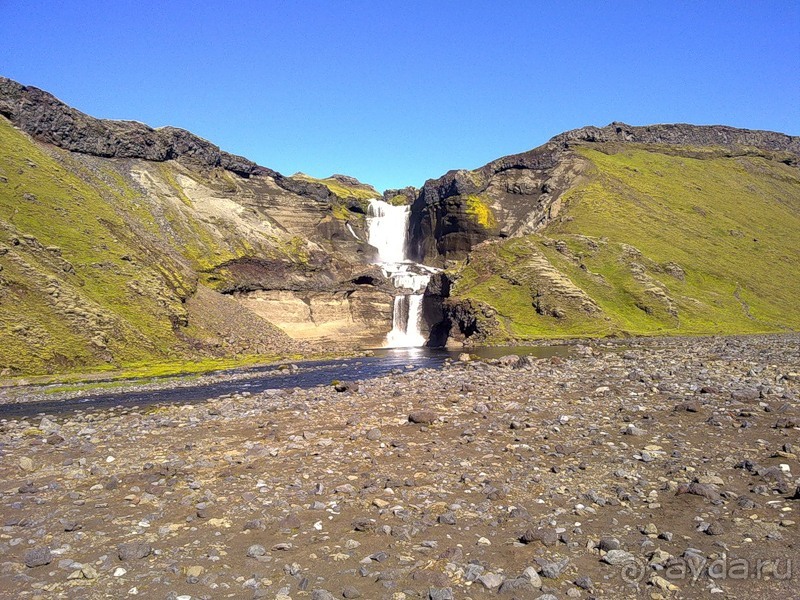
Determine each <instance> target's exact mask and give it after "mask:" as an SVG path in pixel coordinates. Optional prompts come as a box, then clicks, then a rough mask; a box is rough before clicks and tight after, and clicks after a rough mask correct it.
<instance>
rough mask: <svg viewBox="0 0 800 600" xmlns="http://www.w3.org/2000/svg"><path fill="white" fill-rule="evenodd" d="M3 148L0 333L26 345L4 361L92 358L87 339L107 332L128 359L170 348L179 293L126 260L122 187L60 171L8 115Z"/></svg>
mask: <svg viewBox="0 0 800 600" xmlns="http://www.w3.org/2000/svg"><path fill="white" fill-rule="evenodd" d="M0 147H2V153H0V173H1V174H2V175H3V177H4V178H5V182H4V183H0V235H2V240H0V242H1V243H2V244H3V245H6V246H8V247H9V248H10V250H9V252H8V253H7V254H6V255H5V256H4V257H3V259H4V260H3V265H4V267H5V269H4V271H3V273H2V275H3V283H4V285H3V286H2V289H1V290H0V291H1V292H2V304H3V305H5V306H4V310H3V311H2V313H3V314H2V321H0V329H2V335H3V338H4V339H8V338H15V336H16V339H15V342H20V343H19V344H15V343H11V344H4V347H3V348H0V364H3V365H5V366H9V367H12V368H13V369H15V370H16V369H20V370H24V371H27V370H30V369H31V368H33V369H36V368H65V367H69V366H71V365H73V364H81V363H84V362H85V361H90V362H91V360H92V357H91V355H92V351H87V350H86V348H87V346H88V347H89V348H91V347H92V346H91V345H89V344H87V341H88V339H92V338H98V337H100V338H102V337H103V336H106V337H105V340H104V343H106V344H107V348H108V350H110V351H112V352H113V353H114V355H115V356H118V357H120V358H122V359H125V360H142V359H143V358H145V357H146V356H148V355H151V354H152V353H156V354H159V353H166V352H168V351H169V349H170V346H171V342H172V341H174V339H173V338H172V336H171V326H170V322H169V314H170V313H171V309H170V302H173V303H174V306H173V307H172V308H175V309H178V310H179V304H180V302H179V298H177V297H176V296H174V295H172V297H170V292H171V290H170V286H168V285H167V284H166V283H165V282H164V280H163V279H162V278H161V277H159V276H158V274H157V272H154V271H153V270H151V269H146V268H144V269H143V268H142V266H141V265H138V266H134V265H132V264H131V263H130V262H126V261H125V260H123V257H136V256H137V251H136V248H135V247H132V246H131V245H129V244H126V243H125V241H124V238H123V235H124V232H126V231H127V230H128V228H127V227H126V225H125V222H124V221H123V219H122V218H121V217H120V216H119V214H118V213H117V212H116V211H115V210H114V209H113V208H112V207H113V205H114V203H115V202H119V203H125V202H126V201H127V198H126V196H125V193H124V189H120V188H116V187H114V188H112V187H111V186H108V185H106V184H105V183H104V182H103V181H102V179H101V178H99V177H98V176H94V177H91V178H89V177H86V178H85V177H84V175H87V176H91V174H81V176H78V175H76V174H75V173H74V172H71V171H70V170H68V169H66V168H64V166H62V165H61V164H59V162H58V161H56V160H55V159H53V158H52V157H51V156H50V155H48V154H47V153H45V152H44V151H42V150H41V149H40V148H39V147H38V146H37V145H36V144H34V143H32V142H31V141H30V140H29V138H27V137H26V136H25V135H23V134H22V133H20V132H18V131H16V130H15V129H14V128H13V127H12V126H11V125H10V124H9V123H8V122H7V121H6V120H5V119H0ZM85 179H88V180H89V181H92V184H89V183H87V181H86V180H85ZM25 236H29V237H27V238H25ZM15 238H16V239H20V238H22V239H23V242H22V243H19V244H16V242H15V241H14V240H15ZM15 244H16V245H15ZM46 248H50V250H47V249H46ZM53 255H56V256H60V257H61V259H62V260H59V261H56V260H55V259H54V258H53ZM163 262H165V261H163V260H162V263H163ZM164 266H165V267H168V268H169V269H170V270H171V271H173V272H177V271H179V269H178V268H176V267H175V266H174V265H172V266H170V265H164ZM170 267H171V268H170ZM48 287H51V288H52V287H56V288H60V291H56V292H55V293H49V292H47V288H48ZM153 288H155V289H153ZM143 289H147V290H151V291H153V293H148V294H142V293H141V290H143ZM59 315H60V318H59ZM65 315H66V316H65ZM19 324H23V325H26V326H28V327H29V328H30V329H31V330H32V331H33V333H32V334H31V335H36V336H37V337H36V338H34V339H27V340H24V339H21V338H20V335H19V332H16V333H15V332H14V331H13V328H14V327H15V326H17V325H19ZM87 338H88V339H87ZM122 338H125V340H126V341H122ZM137 339H138V340H139V341H140V343H130V342H131V341H132V340H137ZM104 350H105V349H103V351H104ZM103 351H98V353H100V354H102V353H103Z"/></svg>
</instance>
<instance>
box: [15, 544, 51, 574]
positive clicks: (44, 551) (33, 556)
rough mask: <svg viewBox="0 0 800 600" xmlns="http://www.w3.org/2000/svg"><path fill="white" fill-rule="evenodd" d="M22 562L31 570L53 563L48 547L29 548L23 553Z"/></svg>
mask: <svg viewBox="0 0 800 600" xmlns="http://www.w3.org/2000/svg"><path fill="white" fill-rule="evenodd" d="M22 560H23V562H24V563H25V566H26V567H29V568H31V569H32V568H33V567H41V566H43V565H49V564H50V563H51V562H52V561H53V554H52V553H51V552H50V548H48V547H42V548H31V549H30V550H26V551H25V555H24V556H23V558H22Z"/></svg>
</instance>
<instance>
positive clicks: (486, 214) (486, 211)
mask: <svg viewBox="0 0 800 600" xmlns="http://www.w3.org/2000/svg"><path fill="white" fill-rule="evenodd" d="M464 206H465V210H466V213H467V216H468V217H469V218H470V219H471V220H472V221H473V222H474V223H477V224H478V225H480V226H481V227H483V228H484V229H490V230H491V229H495V228H496V227H497V217H495V216H494V212H493V211H492V208H491V207H490V206H489V202H488V201H487V199H486V198H482V197H481V196H476V195H473V194H471V195H469V196H465V197H464Z"/></svg>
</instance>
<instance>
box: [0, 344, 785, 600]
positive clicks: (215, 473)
mask: <svg viewBox="0 0 800 600" xmlns="http://www.w3.org/2000/svg"><path fill="white" fill-rule="evenodd" d="M604 344H605V342H599V341H598V342H592V341H588V342H585V343H584V344H583V345H581V346H580V347H579V348H578V349H577V351H576V352H574V353H573V354H571V355H570V356H568V357H560V356H555V357H550V358H541V359H536V358H524V359H519V358H504V359H501V360H499V361H492V362H495V364H488V363H486V362H481V361H470V362H464V363H462V362H458V361H454V362H451V363H447V364H446V365H444V366H443V368H442V369H441V370H434V369H426V368H422V369H416V370H409V371H404V370H397V371H395V372H394V373H391V374H388V375H385V376H381V377H377V378H374V379H369V380H364V381H361V382H358V383H351V384H346V385H340V386H339V388H338V389H341V390H343V391H336V388H334V387H333V386H331V385H326V386H320V387H312V388H309V389H297V388H292V389H285V390H269V391H265V392H263V393H255V394H254V393H250V392H247V391H246V390H244V389H243V390H242V391H241V392H239V393H231V394H226V395H224V396H222V397H218V398H215V399H211V400H209V401H207V402H203V403H199V404H177V405H172V406H159V407H157V408H151V409H145V408H141V407H140V408H136V407H124V408H113V407H112V408H109V409H104V410H99V411H84V412H78V413H74V414H70V415H67V416H64V417H57V418H40V417H37V418H28V419H6V420H2V421H0V451H2V453H3V460H2V463H0V481H2V482H3V484H2V497H1V498H0V519H2V521H1V522H0V524H2V526H3V527H2V532H1V534H0V572H2V573H3V577H2V580H0V595H3V596H8V597H20V598H48V599H49V598H105V597H128V596H140V597H145V598H167V597H169V598H177V597H180V596H184V597H186V598H270V599H272V598H281V599H284V600H285V598H287V597H289V598H293V599H295V600H297V599H300V598H313V599H315V600H320V599H322V600H326V599H329V598H331V597H333V598H341V597H345V598H357V597H361V598H365V599H383V598H387V599H393V600H400V599H403V598H407V599H412V598H458V599H464V598H472V599H473V600H476V599H478V598H488V597H493V596H498V595H499V596H500V597H504V598H514V597H517V598H539V597H540V596H545V597H547V595H548V594H549V595H550V597H551V598H552V597H555V598H565V597H575V598H588V597H591V596H595V597H607V598H627V597H632V598H633V597H643V598H651V597H655V598H658V597H664V598H671V597H674V598H694V597H697V598H700V597H703V598H705V597H709V594H712V593H713V594H714V596H713V597H721V598H746V597H758V598H786V597H792V594H793V593H794V590H795V589H796V581H797V579H796V578H797V577H798V576H800V575H798V573H797V572H795V573H791V575H792V577H789V576H788V575H787V567H789V566H790V565H789V561H790V560H791V559H793V557H794V556H795V555H796V554H797V547H798V543H800V534H798V528H797V524H796V522H797V521H798V519H797V511H798V510H799V509H800V501H798V500H797V499H793V497H795V496H796V491H795V490H796V488H797V486H798V483H800V482H798V475H800V463H798V447H799V446H800V428H799V427H800V400H798V394H799V393H800V375H798V371H800V350H798V348H800V336H798V335H796V334H792V335H779V336H748V337H741V338H697V339H692V338H683V339H652V340H642V339H637V340H629V341H627V343H626V345H625V346H624V348H619V350H618V351H600V347H601V346H603V345H604ZM758 561H760V563H759V562H758ZM704 566H705V570H704ZM708 567H712V570H711V575H716V577H711V576H709V572H708ZM734 567H736V568H738V569H739V570H738V571H734V570H733V568H734ZM795 567H796V568H795V571H796V570H797V565H795ZM742 568H747V569H749V574H750V576H749V577H748V578H746V579H742V578H741V577H740V575H741V572H742V571H741V569H742ZM757 568H758V569H759V572H758V574H757V575H758V576H756V569H757ZM714 569H717V570H714ZM720 573H721V575H720ZM792 578H793V579H794V580H792Z"/></svg>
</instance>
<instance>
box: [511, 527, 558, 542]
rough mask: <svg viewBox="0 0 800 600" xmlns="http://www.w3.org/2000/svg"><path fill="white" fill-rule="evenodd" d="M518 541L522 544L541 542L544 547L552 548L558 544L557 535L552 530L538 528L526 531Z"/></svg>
mask: <svg viewBox="0 0 800 600" xmlns="http://www.w3.org/2000/svg"><path fill="white" fill-rule="evenodd" d="M519 540H520V541H521V542H522V543H523V544H532V543H533V542H537V541H538V542H541V543H542V544H544V545H545V546H554V545H555V544H556V543H557V542H558V534H557V533H556V532H555V530H553V529H548V528H544V527H540V528H538V529H528V530H527V531H526V532H525V533H523V534H522V536H521V537H520V538H519Z"/></svg>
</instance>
